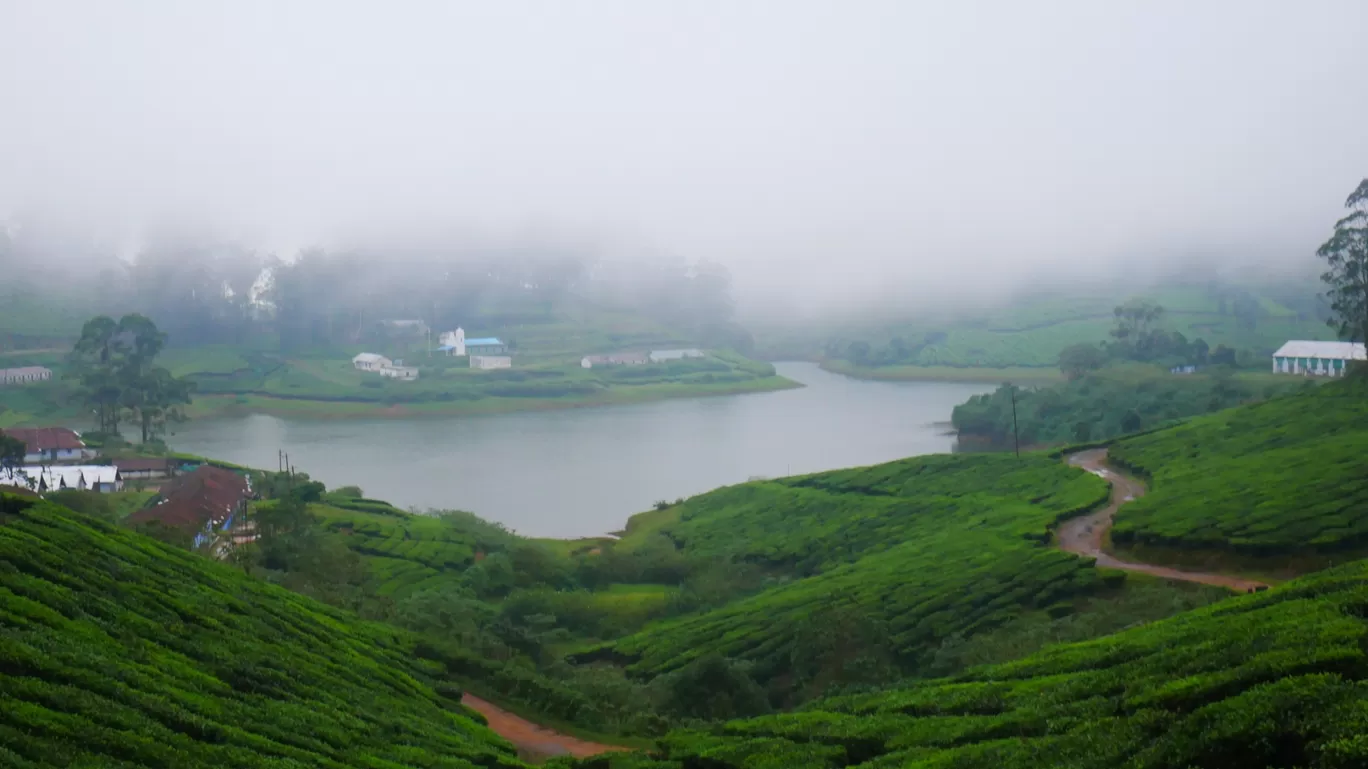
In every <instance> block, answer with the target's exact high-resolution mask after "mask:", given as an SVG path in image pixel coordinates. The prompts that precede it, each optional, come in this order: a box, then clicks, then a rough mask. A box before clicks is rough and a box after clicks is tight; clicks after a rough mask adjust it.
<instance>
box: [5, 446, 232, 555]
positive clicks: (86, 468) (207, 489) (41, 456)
mask: <svg viewBox="0 0 1368 769" xmlns="http://www.w3.org/2000/svg"><path fill="white" fill-rule="evenodd" d="M3 432H4V434H5V435H8V436H9V437H11V438H17V439H19V440H21V441H23V442H24V460H23V463H22V464H20V465H17V466H15V467H5V468H0V487H4V486H13V487H17V488H19V489H23V490H26V491H30V492H33V493H37V494H47V493H51V492H55V491H93V492H99V493H110V492H116V491H123V489H124V484H125V482H127V481H143V480H147V481H151V482H153V483H161V488H160V490H159V493H158V496H157V498H156V502H155V503H154V504H153V505H151V506H149V507H145V508H143V509H142V510H139V511H137V512H135V513H133V514H132V515H130V516H129V517H128V519H127V521H128V523H131V524H140V523H150V522H157V523H160V524H162V525H164V526H168V527H171V528H179V529H184V530H189V531H193V532H194V536H195V544H196V545H197V546H198V545H202V544H204V543H206V542H216V543H217V544H216V545H215V549H216V551H218V552H216V555H219V556H222V555H223V554H224V553H225V552H226V551H227V549H229V548H231V547H232V546H233V545H234V544H238V545H240V544H244V543H246V542H251V541H254V540H255V539H256V531H255V528H254V525H253V524H252V522H250V521H248V520H246V516H245V513H246V510H247V504H248V502H249V501H250V500H251V499H252V496H253V491H252V481H251V478H250V476H248V475H246V474H245V473H238V472H235V471H233V470H228V469H226V468H222V467H215V466H213V465H208V464H201V465H198V466H191V465H186V466H184V467H183V466H182V465H181V463H180V462H178V461H177V460H174V459H169V458H166V457H129V458H116V459H111V460H108V461H107V463H105V464H92V463H91V460H92V459H94V458H95V451H94V450H93V449H91V448H89V447H87V446H86V445H85V441H83V440H82V439H81V435H80V433H77V432H76V431H75V430H70V429H67V428H65V427H39V428H9V429H6V430H4V431H3Z"/></svg>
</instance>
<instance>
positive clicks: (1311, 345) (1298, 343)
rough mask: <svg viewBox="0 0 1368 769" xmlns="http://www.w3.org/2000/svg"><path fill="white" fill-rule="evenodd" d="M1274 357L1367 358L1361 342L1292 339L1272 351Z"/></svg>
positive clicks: (1367, 354)
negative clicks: (1275, 350)
mask: <svg viewBox="0 0 1368 769" xmlns="http://www.w3.org/2000/svg"><path fill="white" fill-rule="evenodd" d="M1273 357H1275V358H1325V359H1328V360H1368V353H1365V350H1364V347H1363V344H1362V343H1361V342H1310V341H1304V340H1297V339H1294V340H1292V341H1289V342H1287V343H1286V344H1284V345H1283V346H1282V347H1279V348H1278V351H1277V352H1275V353H1273Z"/></svg>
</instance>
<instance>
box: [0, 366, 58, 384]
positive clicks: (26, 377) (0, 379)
mask: <svg viewBox="0 0 1368 769" xmlns="http://www.w3.org/2000/svg"><path fill="white" fill-rule="evenodd" d="M51 378H52V369H50V368H47V367H45V366H21V367H19V368H0V384H6V385H10V384H28V383H30V382H45V381H47V380H49V379H51Z"/></svg>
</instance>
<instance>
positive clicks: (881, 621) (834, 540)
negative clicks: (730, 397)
mask: <svg viewBox="0 0 1368 769" xmlns="http://www.w3.org/2000/svg"><path fill="white" fill-rule="evenodd" d="M1107 494H1108V487H1107V485H1106V484H1105V482H1103V481H1101V480H1100V479H1098V478H1096V477H1094V476H1092V475H1089V474H1086V473H1081V472H1078V471H1077V470H1074V469H1071V468H1069V467H1066V466H1064V465H1063V464H1061V463H1059V462H1057V461H1054V460H1051V459H1048V458H1045V457H1043V456H1034V457H1024V458H1022V459H1016V458H1014V457H1008V456H1003V455H970V456H964V455H961V456H935V457H919V458H915V459H909V460H905V461H900V462H892V463H888V464H884V465H877V466H874V467H868V468H859V469H855V470H848V471H837V472H830V473H821V474H817V475H812V476H806V477H800V478H794V479H788V480H784V481H777V482H765V483H751V484H745V485H742V486H737V487H732V488H728V489H722V490H720V491H717V492H713V493H711V494H706V495H703V496H701V497H698V498H695V499H693V500H691V501H689V502H687V503H684V504H683V505H681V506H680V508H681V509H680V510H679V514H678V515H679V519H678V521H676V522H674V523H666V524H664V525H662V526H661V527H660V531H662V532H664V533H665V534H667V535H668V536H670V537H671V538H673V539H675V540H676V541H677V542H679V543H681V544H682V546H683V547H684V549H685V552H686V553H688V552H695V551H696V552H701V553H704V554H708V555H715V556H727V557H735V558H741V559H745V560H749V561H752V562H755V563H760V564H763V565H765V566H767V567H769V568H772V569H773V570H774V571H775V572H776V573H778V574H795V575H798V576H801V577H803V578H800V579H796V580H793V581H789V582H785V583H782V584H779V585H777V586H775V587H771V588H770V589H768V590H765V591H764V592H762V593H759V594H757V595H754V596H752V597H749V598H745V599H742V600H739V601H734V602H732V603H729V604H727V605H725V606H723V607H721V608H719V609H716V610H713V611H710V612H705V613H702V614H695V615H689V616H685V617H681V618H678V619H674V620H668V621H665V622H662V623H660V624H657V625H653V626H650V627H648V628H646V629H645V630H643V631H642V632H640V633H637V634H635V635H632V636H629V637H627V638H625V639H622V640H619V641H617V642H615V643H612V644H609V645H605V646H603V647H600V648H598V649H596V650H594V651H592V652H589V653H587V654H585V655H582V658H583V659H595V658H601V657H607V658H611V659H614V660H617V661H619V662H625V663H627V665H628V668H627V669H628V671H629V672H630V673H631V674H633V675H635V676H638V677H642V678H650V677H654V676H658V675H660V674H663V673H668V672H670V671H673V670H676V669H678V668H681V667H682V666H684V665H686V664H688V663H689V662H691V661H693V660H696V659H699V658H703V657H707V656H709V655H717V656H721V657H726V658H731V659H735V660H743V661H746V662H748V663H750V664H751V666H752V667H751V670H750V674H751V675H752V676H753V677H754V678H755V680H756V681H757V682H759V683H760V684H762V685H768V686H770V688H771V693H772V696H781V693H778V692H775V687H780V688H783V687H785V686H786V684H785V681H789V680H790V679H791V678H793V676H792V675H791V673H792V671H791V667H792V664H791V663H792V660H793V659H794V655H795V654H799V655H801V651H799V649H800V647H801V646H802V643H803V641H804V639H809V638H811V637H813V636H815V635H819V634H820V633H821V632H822V631H823V629H824V626H829V625H830V624H832V623H833V622H834V623H837V624H842V625H849V626H850V627H849V628H848V629H850V630H852V632H854V630H855V626H860V627H867V629H868V632H869V634H871V636H878V637H877V638H875V637H870V638H855V639H848V641H849V643H852V644H856V645H859V644H864V643H867V644H869V645H871V646H876V647H880V648H889V649H890V650H891V651H892V652H893V653H894V655H895V657H896V659H895V660H894V663H895V665H896V666H897V667H899V668H901V669H902V670H904V671H915V670H917V669H918V668H919V667H920V666H922V665H923V664H925V663H926V662H927V661H928V659H929V657H930V655H931V654H932V653H933V652H934V650H935V649H936V648H937V647H938V646H939V645H940V644H941V643H942V641H944V640H945V639H947V638H949V637H951V636H959V637H969V636H973V635H974V634H976V633H980V632H984V631H988V630H992V629H994V628H996V627H998V626H1001V625H1003V624H1005V623H1007V622H1010V621H1011V620H1013V619H1014V618H1016V617H1017V616H1018V615H1019V614H1020V613H1022V612H1023V611H1027V610H1031V609H1044V608H1047V607H1055V608H1056V609H1058V610H1061V611H1068V610H1069V607H1068V604H1067V602H1068V601H1069V600H1070V599H1072V598H1075V597H1078V596H1082V595H1087V594H1089V593H1091V592H1093V591H1095V590H1097V589H1098V588H1100V587H1101V586H1102V584H1103V582H1104V579H1105V578H1104V576H1103V575H1102V574H1100V573H1099V572H1098V571H1097V570H1096V569H1094V568H1093V567H1092V565H1091V563H1089V562H1087V561H1083V560H1080V559H1078V558H1075V557H1073V556H1070V555H1066V554H1064V553H1061V552H1059V551H1058V550H1056V549H1054V548H1053V547H1051V546H1049V544H1048V542H1049V533H1048V531H1047V529H1048V527H1050V526H1051V525H1053V524H1054V523H1055V522H1057V521H1058V520H1061V519H1063V518H1066V517H1069V516H1071V515H1074V514H1077V513H1079V512H1082V511H1085V510H1088V509H1091V508H1092V507H1094V506H1095V505H1097V504H1098V503H1100V502H1101V501H1102V500H1103V499H1105V498H1106V496H1107ZM806 575H811V576H806ZM884 636H886V637H884ZM790 684H791V682H790Z"/></svg>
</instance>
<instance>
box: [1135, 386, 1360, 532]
mask: <svg viewBox="0 0 1368 769" xmlns="http://www.w3.org/2000/svg"><path fill="white" fill-rule="evenodd" d="M1365 452H1368V382H1365V380H1364V379H1362V378H1361V377H1351V378H1350V379H1347V380H1345V381H1341V382H1335V383H1331V384H1327V385H1324V386H1322V387H1318V388H1316V389H1315V390H1313V391H1311V392H1307V393H1302V394H1298V395H1294V396H1288V397H1283V398H1275V399H1273V400H1269V401H1266V402H1264V403H1259V404H1255V405H1251V406H1247V407H1244V408H1238V409H1231V410H1229V411H1223V412H1219V413H1217V414H1212V415H1210V416H1205V417H1201V418H1197V419H1193V420H1191V421H1190V422H1187V423H1186V424H1183V425H1180V426H1178V427H1175V428H1173V429H1169V430H1163V431H1160V432H1156V433H1153V434H1150V435H1144V436H1139V437H1136V438H1130V439H1126V440H1123V441H1120V442H1119V443H1117V444H1116V445H1114V446H1113V447H1112V448H1111V457H1112V458H1113V460H1114V461H1116V462H1118V463H1120V464H1122V465H1123V466H1126V467H1129V468H1131V469H1132V470H1134V471H1135V472H1137V473H1139V474H1141V475H1143V476H1145V477H1147V478H1148V479H1149V480H1150V482H1151V487H1152V488H1151V491H1150V493H1149V494H1147V495H1146V496H1145V497H1143V498H1141V499H1139V500H1137V501H1135V502H1133V503H1131V504H1129V505H1126V506H1125V507H1123V508H1122V509H1121V511H1120V513H1119V514H1118V515H1117V518H1116V526H1115V528H1114V529H1113V530H1112V538H1113V540H1114V541H1115V542H1116V543H1117V544H1119V545H1150V546H1161V547H1164V548H1169V549H1175V550H1179V551H1182V550H1218V551H1225V552H1228V553H1232V554H1240V555H1248V556H1292V555H1310V554H1321V555H1325V554H1334V553H1344V552H1346V551H1356V550H1358V549H1361V548H1362V547H1363V546H1364V545H1365V544H1368V516H1366V515H1364V513H1363V505H1364V504H1365V502H1368V480H1366V479H1365V476H1364V473H1363V457H1364V456H1365Z"/></svg>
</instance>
